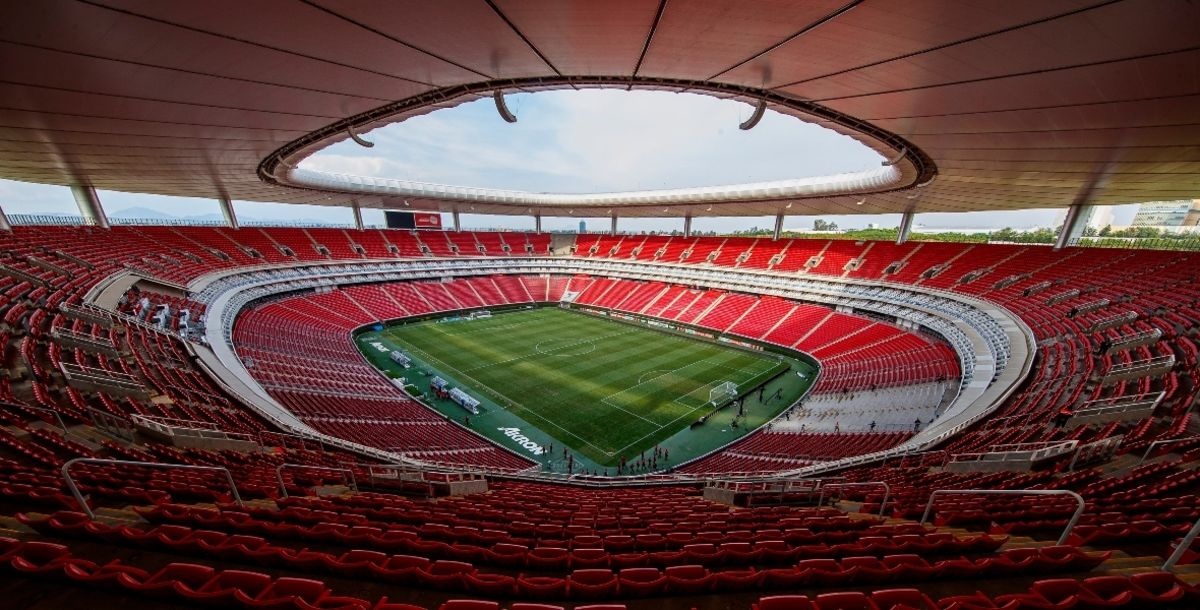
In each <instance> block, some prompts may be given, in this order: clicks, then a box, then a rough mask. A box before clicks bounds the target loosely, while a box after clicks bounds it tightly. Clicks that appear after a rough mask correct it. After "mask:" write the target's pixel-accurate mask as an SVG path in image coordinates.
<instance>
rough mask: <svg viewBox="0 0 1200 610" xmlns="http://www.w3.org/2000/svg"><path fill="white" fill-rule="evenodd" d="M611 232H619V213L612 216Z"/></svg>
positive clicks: (614, 233) (613, 233)
mask: <svg viewBox="0 0 1200 610" xmlns="http://www.w3.org/2000/svg"><path fill="white" fill-rule="evenodd" d="M609 233H610V234H611V235H616V234H617V215H616V214H613V217H612V229H611V230H609Z"/></svg>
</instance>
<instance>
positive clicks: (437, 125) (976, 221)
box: [0, 89, 1135, 230]
mask: <svg viewBox="0 0 1200 610" xmlns="http://www.w3.org/2000/svg"><path fill="white" fill-rule="evenodd" d="M508 104H509V107H510V108H511V109H512V110H513V111H514V113H515V114H517V116H518V118H519V121H518V122H517V123H516V124H508V123H505V122H503V121H502V120H501V119H500V117H499V116H498V114H497V113H496V110H495V108H494V106H493V104H492V101H491V100H490V99H483V100H479V101H476V102H471V103H468V104H463V105H460V106H458V107H456V108H451V109H446V110H439V111H436V112H433V113H430V114H428V115H424V116H419V117H414V118H412V119H409V120H408V121H405V122H404V123H399V124H394V125H390V126H387V127H385V128H382V129H378V130H375V131H373V132H371V133H369V134H366V135H365V137H366V138H367V139H369V140H371V141H373V142H375V144H376V145H375V147H373V148H363V147H361V146H358V145H357V144H355V143H353V142H351V141H349V140H347V141H344V142H341V143H338V144H335V145H333V146H331V147H329V148H328V149H326V150H324V151H321V152H320V153H318V154H317V155H315V156H313V157H311V158H309V159H307V160H305V162H304V163H303V164H302V166H303V167H307V168H312V169H320V170H327V171H336V172H345V173H351V174H360V175H369V176H377V177H389V178H403V179H409V180H419V181H425V182H437V183H443V184H457V185H468V186H488V187H496V188H506V189H517V190H526V191H535V192H537V191H557V192H602V191H621V190H638V189H656V188H674V187H683V186H705V185H719V184H736V183H741V182H754V181H763V180H776V179H783V178H798V177H805V176H816V175H823V174H833V173H839V172H849V171H859V170H863V169H869V168H873V167H878V163H879V160H880V157H879V155H878V154H876V153H875V152H874V151H871V150H870V149H867V148H866V147H864V146H862V145H860V144H859V143H857V142H855V141H854V140H852V139H850V138H847V137H845V136H841V135H839V134H836V133H834V132H832V131H829V130H827V129H824V128H822V127H818V126H816V125H811V124H807V123H803V122H801V121H797V120H795V119H792V118H790V117H787V116H784V115H781V114H778V113H775V112H773V111H768V113H767V115H766V116H765V117H764V118H763V120H762V122H761V123H760V124H759V125H758V126H757V127H755V128H754V129H752V130H750V131H741V130H739V129H738V128H737V125H738V123H740V122H741V121H743V120H745V119H746V118H747V117H749V116H750V114H751V112H752V108H751V107H750V106H748V105H746V104H742V103H738V102H731V101H726V100H718V99H715V98H711V97H708V96H703V95H694V94H676V93H664V92H651V91H633V92H626V91H621V90H611V89H610V90H594V89H593V90H583V91H554V92H544V93H536V94H515V95H510V96H508ZM100 197H101V200H102V201H103V202H104V205H105V208H106V210H108V212H109V213H110V214H114V215H119V214H120V213H121V212H122V211H123V210H128V209H130V208H133V209H134V212H135V213H136V212H146V211H152V212H157V213H160V214H167V215H174V216H204V217H209V218H217V217H218V215H219V210H218V207H217V205H216V202H215V201H210V200H203V199H188V198H179V197H164V196H158V195H141V194H130V193H117V192H109V191H102V192H101V193H100ZM235 205H236V208H237V211H238V215H239V217H241V218H244V219H252V218H253V219H280V220H321V221H330V222H343V223H345V222H349V221H350V213H349V211H348V210H346V209H330V208H324V207H314V206H284V205H273V204H263V203H254V202H235ZM0 206H2V207H3V209H4V210H5V211H6V212H7V213H9V214H29V213H39V212H49V213H75V212H76V208H75V205H74V201H73V199H72V198H71V194H70V191H69V190H68V189H67V188H66V187H59V186H46V185H34V184H27V183H21V182H13V181H3V180H0ZM1133 207H1135V206H1121V209H1119V210H1118V212H1117V218H1116V223H1117V224H1125V223H1127V222H1128V219H1129V218H1130V217H1132V213H1133V211H1132V208H1133ZM147 213H148V212H147ZM139 215H144V214H139ZM365 216H366V220H367V222H381V221H382V214H380V213H378V212H373V211H367V213H366V215H365ZM1054 216H1055V212H1054V211H1052V210H1036V211H1023V212H1011V213H1000V212H987V213H976V214H923V215H919V216H918V218H917V222H918V223H919V224H925V225H931V226H939V227H950V228H1001V227H1004V226H1012V227H1017V228H1025V227H1033V226H1048V225H1050V224H1052V223H1053V222H1054ZM829 219H831V220H834V221H835V222H838V224H839V225H840V226H843V227H859V226H865V225H866V224H867V223H877V224H879V225H881V226H896V225H897V224H898V222H899V216H898V215H887V216H834V217H829ZM447 220H448V219H447ZM579 220H580V219H578V218H546V219H544V226H545V227H546V228H547V229H573V228H575V227H576V226H577V224H578V222H579ZM812 220H813V218H811V217H794V218H790V219H788V221H787V222H786V223H785V226H787V227H789V228H807V227H809V226H811V224H812ZM772 222H773V219H771V218H703V219H701V218H698V219H696V221H695V224H694V225H693V226H694V227H695V228H696V229H697V230H734V229H743V228H749V227H753V226H759V227H769V226H771V224H772ZM463 223H464V225H466V226H468V227H511V228H523V229H527V228H532V226H533V221H532V219H529V218H520V217H516V218H514V217H496V216H473V215H464V217H463ZM680 225H681V221H680V220H678V219H623V220H622V221H621V228H622V229H623V230H663V229H666V230H669V229H676V228H679V227H680ZM588 226H589V228H590V229H592V230H606V229H607V227H608V220H607V219H604V218H596V219H589V220H588Z"/></svg>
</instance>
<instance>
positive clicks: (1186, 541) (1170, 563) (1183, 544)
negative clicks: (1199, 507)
mask: <svg viewBox="0 0 1200 610" xmlns="http://www.w3.org/2000/svg"><path fill="white" fill-rule="evenodd" d="M1197 535H1200V519H1197V520H1196V523H1195V525H1193V526H1192V529H1190V530H1188V533H1187V535H1186V536H1184V537H1183V540H1180V541H1179V546H1177V547H1175V552H1173V553H1171V556H1170V557H1168V558H1167V561H1166V562H1165V563H1163V564H1162V569H1163V571H1164V572H1170V571H1171V570H1172V569H1174V568H1175V564H1176V563H1178V562H1179V559H1180V558H1182V557H1183V554H1184V553H1186V552H1187V550H1188V549H1189V548H1191V547H1192V543H1193V542H1195V540H1196V536H1197Z"/></svg>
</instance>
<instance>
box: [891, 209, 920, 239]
mask: <svg viewBox="0 0 1200 610" xmlns="http://www.w3.org/2000/svg"><path fill="white" fill-rule="evenodd" d="M913 216H916V213H914V212H905V213H904V216H902V217H901V218H900V231H899V233H897V234H896V245H897V246H899V245H900V244H902V243H904V242H906V241H908V236H909V234H910V233H912V223H913Z"/></svg>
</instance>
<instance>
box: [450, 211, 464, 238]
mask: <svg viewBox="0 0 1200 610" xmlns="http://www.w3.org/2000/svg"><path fill="white" fill-rule="evenodd" d="M451 215H452V216H453V218H454V231H455V232H456V233H457V232H458V231H462V220H461V219H460V218H459V217H458V210H454V212H452V213H451Z"/></svg>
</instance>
